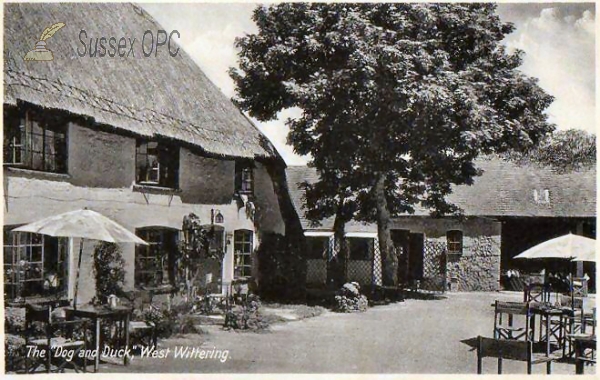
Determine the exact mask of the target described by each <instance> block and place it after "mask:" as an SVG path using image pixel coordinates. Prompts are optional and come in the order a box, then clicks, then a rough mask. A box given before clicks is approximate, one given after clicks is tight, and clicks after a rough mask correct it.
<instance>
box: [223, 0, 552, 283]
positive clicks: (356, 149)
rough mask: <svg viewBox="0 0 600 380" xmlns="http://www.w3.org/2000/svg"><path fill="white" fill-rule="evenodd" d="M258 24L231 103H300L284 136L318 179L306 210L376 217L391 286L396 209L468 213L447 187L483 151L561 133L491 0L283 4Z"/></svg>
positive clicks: (266, 11)
mask: <svg viewBox="0 0 600 380" xmlns="http://www.w3.org/2000/svg"><path fill="white" fill-rule="evenodd" d="M253 20H254V21H255V22H256V24H257V26H258V33H256V34H251V35H246V36H245V37H242V38H239V39H237V40H236V45H237V47H238V48H239V69H231V70H230V74H231V76H232V78H233V79H234V81H235V83H236V85H237V97H236V98H235V99H234V100H235V101H236V102H237V104H238V105H239V106H240V108H241V109H243V110H245V111H248V112H249V113H250V115H251V116H253V117H256V118H257V119H259V120H261V121H266V120H271V119H273V118H276V117H277V114H278V113H279V112H280V111H281V110H284V109H287V108H297V109H299V110H300V112H299V114H300V116H299V117H296V118H290V119H288V120H287V125H288V126H289V128H290V133H289V135H288V142H289V143H290V144H292V145H293V147H294V150H295V152H297V153H299V154H302V155H310V156H311V157H312V158H311V161H310V162H309V165H312V166H314V167H315V168H316V169H317V170H318V171H319V172H320V174H321V177H320V181H319V182H317V183H315V184H313V185H312V186H308V188H307V195H306V199H307V206H308V209H309V211H308V212H307V216H309V217H310V218H312V219H314V220H318V219H322V218H324V217H327V216H331V215H337V217H338V219H339V220H340V221H342V222H343V221H345V220H348V219H350V218H356V219H359V220H370V221H377V225H378V234H379V244H380V249H381V252H382V259H383V267H384V276H383V277H384V283H385V284H394V285H395V284H396V283H397V266H398V261H397V257H396V255H395V254H394V253H393V244H392V241H391V238H390V229H389V221H390V217H391V216H393V215H397V214H400V213H406V212H408V213H411V212H414V209H415V207H416V206H417V205H418V206H421V207H425V208H427V209H429V210H431V212H432V214H435V215H443V214H449V213H458V212H460V210H459V209H458V208H457V207H456V206H454V205H451V204H449V203H448V202H446V195H447V194H449V193H450V192H451V186H452V184H471V183H472V182H473V179H474V177H476V176H477V175H479V174H480V171H479V170H478V169H477V168H476V166H475V165H474V159H475V158H476V157H477V156H478V155H480V154H488V153H502V152H506V151H509V150H520V149H524V148H526V147H528V146H531V145H534V144H536V143H537V142H538V141H539V140H540V139H541V138H543V136H545V135H546V134H547V133H549V132H550V131H552V130H553V128H554V127H553V126H552V125H551V124H549V123H548V122H547V118H546V116H545V115H544V113H543V111H544V110H545V109H546V108H547V107H548V106H549V104H550V103H551V102H552V97H550V96H549V95H547V94H546V93H545V92H544V91H543V90H542V89H541V88H540V87H539V86H538V85H537V82H536V80H535V79H534V78H530V77H527V76H525V75H524V74H522V73H521V72H520V71H518V70H517V68H518V67H519V65H520V64H521V56H522V52H520V51H516V52H514V53H508V52H507V51H506V50H505V48H504V46H503V45H502V44H501V41H502V40H503V38H504V37H505V36H506V35H507V34H508V33H510V32H511V31H512V30H513V26H512V25H511V24H505V23H502V22H501V21H500V19H499V18H498V16H497V15H496V13H495V5H494V4H458V5H455V4H348V3H345V4H343V3H340V4H310V3H296V4H289V3H288V4H278V5H272V6H268V7H263V6H259V7H257V8H256V9H255V11H254V14H253ZM338 224H342V223H341V222H340V223H338Z"/></svg>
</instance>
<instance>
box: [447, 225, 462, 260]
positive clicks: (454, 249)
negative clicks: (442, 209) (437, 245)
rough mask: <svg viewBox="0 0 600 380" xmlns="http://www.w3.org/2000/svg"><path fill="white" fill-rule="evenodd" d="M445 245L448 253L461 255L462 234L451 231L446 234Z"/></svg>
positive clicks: (458, 231)
mask: <svg viewBox="0 0 600 380" xmlns="http://www.w3.org/2000/svg"><path fill="white" fill-rule="evenodd" d="M446 244H447V246H448V253H454V254H460V253H463V233H462V231H460V230H451V231H448V232H446Z"/></svg>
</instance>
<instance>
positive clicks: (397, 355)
mask: <svg viewBox="0 0 600 380" xmlns="http://www.w3.org/2000/svg"><path fill="white" fill-rule="evenodd" d="M446 296H447V298H446V299H442V300H413V299H411V300H407V301H406V302H402V303H396V304H391V305H386V306H377V307H374V308H370V309H369V310H368V311H367V312H365V313H357V314H337V313H332V312H326V313H325V314H323V315H321V316H318V317H315V318H310V319H305V320H301V321H295V322H288V323H281V324H276V325H274V326H272V327H271V329H270V331H268V332H263V333H252V332H242V333H240V332H233V331H223V330H220V328H219V327H217V326H213V327H210V328H208V329H207V330H208V334H203V335H186V336H185V337H183V338H174V339H165V340H162V341H160V343H159V345H160V348H167V347H170V348H171V349H173V348H175V347H182V346H192V347H200V348H202V349H205V350H212V349H213V348H215V349H217V350H229V355H228V357H227V360H226V361H224V362H221V361H220V360H216V359H191V358H187V359H184V358H174V357H173V355H169V356H168V357H167V358H163V359H160V358H140V357H139V356H136V357H135V358H134V360H133V362H132V363H131V364H130V366H129V367H122V366H118V365H109V364H103V365H102V366H101V372H105V373H106V372H130V373H138V372H146V373H182V372H189V373H408V374H426V373H436V374H458V373H462V374H474V373H476V354H475V352H474V351H471V348H470V347H469V346H467V345H466V344H464V343H461V340H465V339H468V338H472V337H476V336H477V335H484V336H491V335H492V329H493V318H494V311H493V308H492V307H491V306H490V305H491V303H492V302H493V301H494V300H495V299H500V300H514V301H517V300H519V299H520V297H521V294H520V293H511V292H499V293H450V294H447V295H446ZM590 301H591V302H593V300H590ZM594 370H595V368H594V367H586V374H588V373H590V374H591V373H593V371H594ZM525 371H526V367H525V363H524V362H514V361H505V362H504V372H505V373H515V374H525V373H526V372H525ZM533 371H534V374H542V373H545V365H536V366H534V367H533ZM484 373H488V374H494V373H496V361H495V359H489V358H488V359H484ZM553 373H555V374H574V373H575V366H574V365H572V364H566V363H554V364H553Z"/></svg>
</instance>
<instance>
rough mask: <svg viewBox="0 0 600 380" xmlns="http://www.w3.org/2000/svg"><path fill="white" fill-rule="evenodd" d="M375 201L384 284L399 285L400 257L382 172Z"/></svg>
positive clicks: (376, 187)
mask: <svg viewBox="0 0 600 380" xmlns="http://www.w3.org/2000/svg"><path fill="white" fill-rule="evenodd" d="M374 191H375V201H376V204H377V235H378V237H379V251H380V252H381V264H382V265H381V267H382V275H383V285H385V286H397V285H398V257H397V256H396V253H395V249H394V242H393V241H392V236H391V234H390V212H389V210H388V205H387V200H386V199H385V175H384V174H380V175H379V177H378V178H377V182H376V183H375V188H374Z"/></svg>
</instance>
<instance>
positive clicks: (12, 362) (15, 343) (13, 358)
mask: <svg viewBox="0 0 600 380" xmlns="http://www.w3.org/2000/svg"><path fill="white" fill-rule="evenodd" d="M25 355H26V347H25V339H23V338H22V337H20V336H18V335H13V334H8V333H7V334H5V335H4V357H5V362H4V363H5V365H6V371H7V372H16V371H19V370H23V369H24V368H25Z"/></svg>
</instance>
